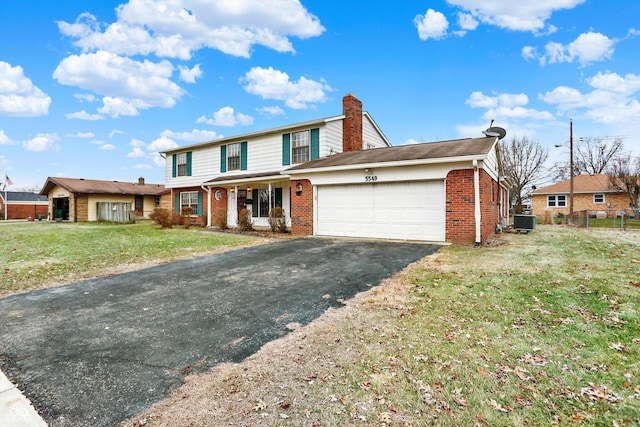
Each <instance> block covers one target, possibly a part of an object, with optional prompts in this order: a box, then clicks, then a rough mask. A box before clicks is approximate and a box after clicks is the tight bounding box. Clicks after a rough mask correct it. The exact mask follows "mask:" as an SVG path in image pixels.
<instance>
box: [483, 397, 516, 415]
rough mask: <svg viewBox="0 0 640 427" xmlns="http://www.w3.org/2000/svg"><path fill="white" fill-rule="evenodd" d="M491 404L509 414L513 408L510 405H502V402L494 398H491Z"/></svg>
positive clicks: (497, 409)
mask: <svg viewBox="0 0 640 427" xmlns="http://www.w3.org/2000/svg"><path fill="white" fill-rule="evenodd" d="M489 406H491V407H492V408H493V409H495V410H496V411H499V412H502V413H503V414H508V413H509V412H511V410H512V409H513V408H511V407H510V406H507V407H504V406H502V405H501V404H499V403H498V402H496V401H495V400H494V399H490V400H489Z"/></svg>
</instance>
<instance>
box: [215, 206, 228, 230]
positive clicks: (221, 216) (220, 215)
mask: <svg viewBox="0 0 640 427" xmlns="http://www.w3.org/2000/svg"><path fill="white" fill-rule="evenodd" d="M212 223H213V225H214V226H215V227H218V228H219V229H220V230H226V229H227V228H229V226H228V225H227V210H226V209H225V208H219V209H218V210H216V213H215V215H213V222H212Z"/></svg>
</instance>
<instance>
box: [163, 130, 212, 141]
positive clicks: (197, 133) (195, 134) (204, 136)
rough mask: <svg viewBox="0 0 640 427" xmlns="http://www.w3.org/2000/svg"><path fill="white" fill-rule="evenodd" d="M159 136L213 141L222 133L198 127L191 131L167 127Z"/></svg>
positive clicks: (182, 139) (181, 139) (184, 139)
mask: <svg viewBox="0 0 640 427" xmlns="http://www.w3.org/2000/svg"><path fill="white" fill-rule="evenodd" d="M160 136H163V137H167V138H170V139H179V140H180V141H190V142H204V141H213V140H214V139H219V138H222V135H219V134H218V133H216V132H214V131H211V130H199V129H193V130H192V131H191V132H174V131H171V130H169V129H165V130H164V131H162V133H161V134H160Z"/></svg>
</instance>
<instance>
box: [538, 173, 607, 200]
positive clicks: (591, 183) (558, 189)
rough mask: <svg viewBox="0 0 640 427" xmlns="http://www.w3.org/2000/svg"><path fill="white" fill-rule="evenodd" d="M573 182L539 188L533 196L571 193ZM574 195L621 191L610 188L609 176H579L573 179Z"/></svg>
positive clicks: (568, 180) (567, 181) (565, 181)
mask: <svg viewBox="0 0 640 427" xmlns="http://www.w3.org/2000/svg"><path fill="white" fill-rule="evenodd" d="M570 186H571V180H570V179H567V180H564V181H560V182H557V183H555V184H552V185H548V186H546V187H542V188H538V189H536V190H535V191H533V192H532V193H531V194H532V195H534V196H535V195H537V194H557V193H561V194H562V193H569V192H570V191H571V190H570ZM573 192H574V193H620V190H614V189H612V188H611V187H610V186H609V175H603V174H596V175H578V176H574V177H573Z"/></svg>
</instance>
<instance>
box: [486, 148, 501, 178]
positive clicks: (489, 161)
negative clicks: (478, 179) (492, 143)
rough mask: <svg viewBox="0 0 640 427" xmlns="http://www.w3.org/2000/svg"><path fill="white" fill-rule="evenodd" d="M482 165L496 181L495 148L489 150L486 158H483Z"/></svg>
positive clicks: (496, 161)
mask: <svg viewBox="0 0 640 427" xmlns="http://www.w3.org/2000/svg"><path fill="white" fill-rule="evenodd" d="M482 167H483V169H484V170H485V171H487V173H488V174H489V175H490V176H491V177H492V178H493V179H495V180H496V181H497V180H498V174H499V171H498V156H497V155H496V151H495V150H491V151H489V154H488V155H487V158H486V159H485V160H484V162H483V164H482Z"/></svg>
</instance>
